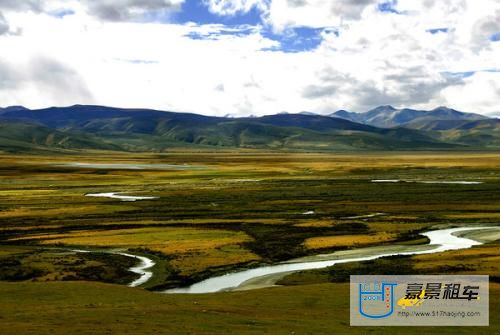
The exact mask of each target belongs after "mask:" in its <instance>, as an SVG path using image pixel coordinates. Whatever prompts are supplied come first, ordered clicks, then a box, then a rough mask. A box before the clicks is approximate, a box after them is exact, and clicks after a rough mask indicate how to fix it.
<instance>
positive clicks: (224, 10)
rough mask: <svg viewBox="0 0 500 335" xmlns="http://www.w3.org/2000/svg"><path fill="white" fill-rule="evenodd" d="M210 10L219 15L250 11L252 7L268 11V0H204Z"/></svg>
mask: <svg viewBox="0 0 500 335" xmlns="http://www.w3.org/2000/svg"><path fill="white" fill-rule="evenodd" d="M203 2H204V3H205V4H206V5H207V6H208V9H209V10H210V12H212V13H214V14H218V15H236V14H239V13H248V12H249V11H250V10H252V8H257V9H259V10H261V11H266V10H267V7H268V4H267V1H266V0H203Z"/></svg>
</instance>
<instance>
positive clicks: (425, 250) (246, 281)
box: [164, 227, 500, 293]
mask: <svg viewBox="0 0 500 335" xmlns="http://www.w3.org/2000/svg"><path fill="white" fill-rule="evenodd" d="M498 228H500V227H474V228H471V227H464V228H451V229H441V230H433V231H428V232H425V233H422V235H423V236H426V237H427V238H429V240H430V242H429V244H428V245H424V246H421V245H416V246H412V247H411V248H414V249H413V250H408V248H406V249H404V250H397V249H396V250H392V251H387V250H385V251H384V249H390V248H384V249H380V248H379V249H377V251H378V252H377V251H373V250H372V251H371V252H370V255H368V256H351V257H349V256H348V257H346V258H337V259H328V260H318V259H320V258H329V257H335V256H336V255H338V253H334V254H329V255H318V256H313V257H310V259H313V260H304V259H297V260H291V261H288V262H283V263H279V264H277V265H270V266H262V267H259V268H255V269H250V270H244V271H240V272H234V273H228V274H225V275H222V276H217V277H212V278H209V279H206V280H203V281H201V282H198V283H195V284H193V285H191V286H189V287H185V288H175V289H170V290H166V291H164V293H213V292H220V291H228V290H238V289H252V288H259V287H266V286H272V285H273V284H274V283H275V282H276V278H278V279H279V278H281V277H283V275H286V274H289V273H292V272H296V271H301V270H312V269H321V268H326V267H329V266H332V265H335V264H340V263H349V262H360V261H368V260H373V259H377V258H381V257H387V256H396V255H420V254H430V253H437V252H443V251H447V250H458V249H466V248H470V247H472V246H474V245H479V244H481V242H478V241H475V240H472V239H469V238H465V237H459V236H457V235H456V233H460V232H466V231H471V230H478V229H498ZM363 250H368V248H366V249H360V251H363ZM273 275H281V276H278V277H276V276H274V277H273ZM266 278H267V279H266ZM269 278H270V279H269ZM259 280H260V282H261V283H260V284H255V283H256V282H257V283H258V282H259ZM262 283H264V284H262ZM252 284H253V285H252Z"/></svg>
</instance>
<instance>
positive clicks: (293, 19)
mask: <svg viewBox="0 0 500 335" xmlns="http://www.w3.org/2000/svg"><path fill="white" fill-rule="evenodd" d="M499 22H500V1H497V0H482V1H472V0H443V1H413V0H398V1H394V0H392V1H376V0H354V1H348V0H225V1H224V0H204V1H193V0H125V1H117V0H104V1H97V0H81V1H77V0H52V1H49V0H45V1H43V0H39V1H37V0H28V1H13V0H2V1H0V50H2V52H1V53H0V106H7V105H25V106H28V107H32V108H37V107H46V106H48V105H68V104H75V103H97V104H105V105H113V106H123V107H150V108H156V109H168V110H174V111H187V112H196V113H202V114H211V115H226V114H231V115H250V114H253V115H262V114H271V113H278V112H282V111H287V112H300V111H311V112H316V113H325V114H326V113H332V112H334V111H336V110H337V109H348V110H352V111H365V110H368V109H371V108H373V107H376V106H378V105H382V104H392V105H394V106H396V107H413V108H434V107H436V106H439V105H447V106H449V107H453V108H456V109H459V110H463V111H466V112H476V113H483V114H490V113H491V114H494V113H498V112H500V105H499V104H498V101H500V68H499V64H498V59H500V41H499V40H500V38H498V36H500V23H499Z"/></svg>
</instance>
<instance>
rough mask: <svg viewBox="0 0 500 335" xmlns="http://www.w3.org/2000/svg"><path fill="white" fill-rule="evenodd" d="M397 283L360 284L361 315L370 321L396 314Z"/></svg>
mask: <svg viewBox="0 0 500 335" xmlns="http://www.w3.org/2000/svg"><path fill="white" fill-rule="evenodd" d="M396 285H397V284H396V283H387V282H382V283H377V282H374V283H360V284H359V313H360V314H361V315H363V316H364V317H367V318H370V319H382V318H385V317H388V316H389V315H391V314H392V313H393V312H394V287H395V286H396Z"/></svg>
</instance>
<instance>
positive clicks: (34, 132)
mask: <svg viewBox="0 0 500 335" xmlns="http://www.w3.org/2000/svg"><path fill="white" fill-rule="evenodd" d="M174 147H175V148H179V147H180V148H193V147H196V148H255V149H278V150H302V151H305V150H306V151H343V150H444V149H447V150H453V149H498V148H500V121H499V120H498V119H491V118H487V117H485V116H482V115H479V114H472V113H463V112H459V111H456V110H453V109H449V108H446V107H439V108H436V109H434V110H432V111H421V110H413V109H407V108H405V109H395V108H393V107H392V106H380V107H377V108H375V109H373V110H371V111H368V112H366V113H353V112H348V111H343V110H342V111H337V112H335V113H333V114H331V115H317V114H313V113H309V112H303V113H299V114H286V113H280V114H276V115H267V116H261V117H241V118H235V117H214V116H203V115H198V114H190V113H174V112H166V111H158V110H151V109H124V108H114V107H105V106H90V105H74V106H70V107H51V108H45V109H38V110H30V109H28V108H25V107H22V106H12V107H7V108H0V150H1V151H7V152H34V151H36V152H38V151H68V150H119V151H151V152H161V151H166V150H168V149H170V148H174Z"/></svg>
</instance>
